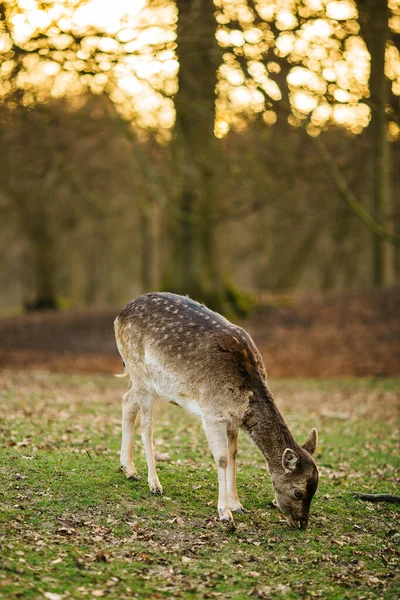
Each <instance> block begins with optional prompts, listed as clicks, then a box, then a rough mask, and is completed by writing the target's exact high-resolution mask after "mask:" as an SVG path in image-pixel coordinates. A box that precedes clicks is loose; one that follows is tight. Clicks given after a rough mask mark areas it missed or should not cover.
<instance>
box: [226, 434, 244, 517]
mask: <svg viewBox="0 0 400 600" xmlns="http://www.w3.org/2000/svg"><path fill="white" fill-rule="evenodd" d="M227 433H228V454H229V460H228V467H227V472H226V477H227V486H228V502H229V506H230V509H231V511H232V512H245V511H244V508H243V506H242V504H241V502H240V500H239V496H238V493H237V489H236V454H237V449H238V438H239V430H238V428H237V427H234V426H233V425H232V426H231V425H228V430H227Z"/></svg>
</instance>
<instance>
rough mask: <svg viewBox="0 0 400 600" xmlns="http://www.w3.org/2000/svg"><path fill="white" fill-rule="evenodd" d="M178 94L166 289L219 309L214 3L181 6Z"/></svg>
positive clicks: (182, 0)
mask: <svg viewBox="0 0 400 600" xmlns="http://www.w3.org/2000/svg"><path fill="white" fill-rule="evenodd" d="M177 7H178V11H179V18H178V58H179V65H180V68H179V91H178V93H177V95H176V97H175V110H176V137H175V141H174V158H175V162H176V165H177V170H178V176H177V178H176V179H177V181H178V190H177V199H176V201H177V207H178V210H177V221H176V226H175V228H174V229H175V231H174V252H173V261H172V265H171V268H170V273H169V276H168V277H167V279H168V287H169V289H171V290H174V291H176V292H178V293H183V294H189V295H192V296H194V297H195V298H197V299H200V300H204V301H207V302H208V303H209V304H211V305H213V306H214V308H219V306H218V305H219V304H220V301H219V300H218V297H219V296H220V288H221V284H220V276H219V272H218V268H217V257H216V244H215V237H214V231H213V228H212V225H211V221H212V216H213V213H214V211H215V205H214V204H215V203H214V198H213V189H214V181H215V174H216V165H215V160H216V139H215V136H214V116H215V85H216V72H217V69H218V66H219V64H220V62H221V51H220V48H219V46H218V44H217V42H216V39H215V30H216V22H215V18H214V4H213V2H212V0H177Z"/></svg>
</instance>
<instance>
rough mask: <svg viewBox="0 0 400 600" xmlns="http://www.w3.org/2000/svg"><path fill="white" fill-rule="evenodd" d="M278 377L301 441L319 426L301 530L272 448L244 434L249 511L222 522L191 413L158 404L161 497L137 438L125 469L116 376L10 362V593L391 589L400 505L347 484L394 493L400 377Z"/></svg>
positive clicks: (5, 453) (4, 390) (5, 393)
mask: <svg viewBox="0 0 400 600" xmlns="http://www.w3.org/2000/svg"><path fill="white" fill-rule="evenodd" d="M271 385H272V388H273V389H275V391H276V396H277V399H278V402H279V404H280V406H281V408H282V409H283V412H284V414H285V415H286V416H287V418H288V421H289V424H290V426H291V428H292V429H293V431H294V433H295V435H296V437H297V438H298V439H299V440H301V439H303V438H304V437H305V435H306V434H307V432H308V430H309V428H310V426H313V425H317V426H318V428H319V430H320V435H321V442H320V448H319V451H318V455H317V461H318V464H319V466H320V471H321V482H320V488H319V491H318V494H317V496H316V498H315V500H314V502H313V506H312V515H311V519H310V526H309V529H308V530H307V531H306V532H301V531H295V530H290V529H289V528H288V527H287V525H286V524H285V523H284V522H281V521H280V520H279V515H278V513H277V511H276V509H274V508H273V507H272V506H271V500H272V487H271V484H270V481H269V477H268V475H267V473H266V470H265V465H264V462H263V460H262V457H261V455H260V454H259V453H258V452H257V451H256V449H255V448H254V447H253V446H251V445H250V444H249V443H248V441H247V440H246V439H245V438H244V437H241V440H240V449H239V456H238V463H239V474H238V488H239V494H240V496H241V498H242V501H243V503H244V504H245V506H246V507H247V508H248V510H249V512H248V513H247V514H245V515H238V516H237V518H236V521H237V530H236V532H234V533H232V532H229V531H226V530H225V529H224V528H223V527H222V526H221V525H220V523H219V522H218V521H217V520H216V518H215V512H216V511H215V503H216V494H217V481H216V474H215V469H214V466H213V465H212V459H211V457H210V456H209V453H208V451H207V452H206V451H205V437H204V434H203V433H202V431H201V426H200V423H199V422H198V421H197V420H195V418H194V417H191V416H189V415H187V414H183V413H182V412H181V411H180V410H179V409H177V408H174V407H164V406H163V407H160V408H159V410H158V412H157V416H156V432H155V444H156V449H157V451H158V453H159V454H158V463H159V467H158V468H159V474H160V479H161V481H162V483H163V485H164V490H165V495H164V496H163V497H161V498H156V497H153V496H151V494H150V492H149V490H148V486H147V482H146V476H145V472H144V468H145V460H144V456H143V452H142V451H141V450H139V448H140V445H139V444H140V442H139V439H138V440H137V442H138V443H137V445H136V456H137V457H138V460H137V465H138V467H139V470H140V473H141V475H142V480H141V481H139V482H131V481H128V480H126V479H125V478H124V477H123V475H122V474H121V473H120V472H118V468H117V467H118V444H119V440H120V416H119V397H120V396H121V394H122V392H123V386H122V385H121V382H120V381H116V380H115V379H110V378H104V377H95V378H86V377H77V376H68V377H67V376H56V375H48V374H46V373H33V372H30V373H29V372H25V373H22V372H14V373H13V372H11V371H9V372H7V371H4V372H3V373H2V376H1V396H0V398H1V410H2V443H1V448H0V452H1V457H2V458H1V465H2V466H1V475H2V479H3V482H4V483H3V485H2V487H1V490H0V495H1V505H2V512H1V520H2V532H1V537H0V540H1V545H2V552H1V566H0V589H1V594H2V596H3V597H5V598H13V597H19V596H21V595H23V597H24V598H37V597H39V595H40V597H45V598H47V599H48V600H60V599H61V598H70V597H72V598H77V599H80V598H85V597H86V598H87V597H92V596H93V597H103V596H104V597H108V598H121V597H136V598H164V597H171V596H172V597H183V596H184V597H185V598H192V597H193V598H199V597H204V598H210V597H211V598H212V597H218V596H221V597H224V598H248V597H255V598H282V597H283V596H284V597H288V598H293V599H295V598H304V597H310V598H332V599H333V598H360V596H362V597H364V598H366V599H367V598H371V599H372V598H376V597H385V598H388V599H390V598H393V599H394V598H397V597H398V595H399V590H400V582H399V579H398V538H399V535H400V532H399V528H398V507H396V506H395V505H385V504H380V505H371V504H369V503H365V502H361V501H358V500H355V499H354V498H353V497H352V496H351V493H350V492H351V491H352V490H359V491H365V492H377V491H382V492H383V491H385V492H391V491H394V490H395V489H396V483H398V476H399V467H400V465H399V461H398V439H399V429H398V428H399V422H398V420H397V419H398V414H397V410H396V406H398V386H399V382H398V381H396V380H383V381H382V382H378V381H376V380H375V381H374V380H329V381H328V380H326V381H317V380H312V381H303V382H300V381H296V382H294V381H292V382H291V381H282V382H275V383H274V382H272V384H271ZM332 398H333V399H334V409H333V408H332ZM137 437H139V436H137Z"/></svg>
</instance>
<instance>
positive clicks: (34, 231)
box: [25, 215, 57, 311]
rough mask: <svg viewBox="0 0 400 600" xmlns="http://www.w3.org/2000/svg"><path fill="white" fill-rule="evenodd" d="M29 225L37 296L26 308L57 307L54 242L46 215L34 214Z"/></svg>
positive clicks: (31, 309)
mask: <svg viewBox="0 0 400 600" xmlns="http://www.w3.org/2000/svg"><path fill="white" fill-rule="evenodd" d="M32 220H33V221H34V223H32V224H31V226H30V227H29V230H30V239H31V242H32V246H33V248H32V250H33V260H34V269H35V296H34V299H33V301H32V302H28V303H26V305H25V308H26V310H28V311H34V310H45V309H49V308H57V299H56V292H55V262H54V261H55V257H54V243H53V238H52V235H51V233H50V231H49V226H48V223H46V218H45V216H44V215H36V216H35V217H33V216H32Z"/></svg>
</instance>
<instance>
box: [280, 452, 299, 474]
mask: <svg viewBox="0 0 400 600" xmlns="http://www.w3.org/2000/svg"><path fill="white" fill-rule="evenodd" d="M298 462H299V457H298V456H297V454H296V452H295V451H294V450H292V449H291V448H286V450H285V452H284V453H283V455H282V467H283V470H284V471H285V473H292V471H294V470H295V468H296V465H297V463H298Z"/></svg>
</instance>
